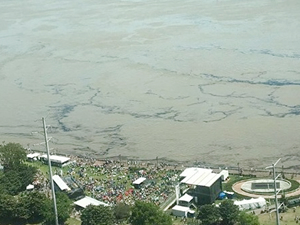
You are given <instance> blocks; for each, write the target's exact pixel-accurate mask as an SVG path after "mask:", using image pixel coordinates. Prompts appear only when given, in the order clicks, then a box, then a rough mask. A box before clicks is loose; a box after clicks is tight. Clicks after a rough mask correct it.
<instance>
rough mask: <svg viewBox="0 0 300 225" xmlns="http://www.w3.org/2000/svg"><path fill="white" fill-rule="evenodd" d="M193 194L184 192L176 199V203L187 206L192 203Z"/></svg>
mask: <svg viewBox="0 0 300 225" xmlns="http://www.w3.org/2000/svg"><path fill="white" fill-rule="evenodd" d="M193 198H194V197H193V196H191V195H188V194H184V195H183V196H181V197H180V198H179V199H178V205H180V206H186V207H189V206H190V205H191V204H192V200H193Z"/></svg>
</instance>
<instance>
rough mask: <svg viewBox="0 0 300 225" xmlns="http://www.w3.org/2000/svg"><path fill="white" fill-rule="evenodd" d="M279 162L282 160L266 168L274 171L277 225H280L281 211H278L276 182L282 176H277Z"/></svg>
mask: <svg viewBox="0 0 300 225" xmlns="http://www.w3.org/2000/svg"><path fill="white" fill-rule="evenodd" d="M279 161H280V159H278V160H277V161H276V163H273V164H272V166H268V167H266V169H270V168H272V170H273V180H274V194H275V208H276V224H277V225H280V221H279V211H278V200H277V188H276V180H277V178H278V177H279V176H280V174H278V176H276V173H275V166H276V165H277V163H278V162H279Z"/></svg>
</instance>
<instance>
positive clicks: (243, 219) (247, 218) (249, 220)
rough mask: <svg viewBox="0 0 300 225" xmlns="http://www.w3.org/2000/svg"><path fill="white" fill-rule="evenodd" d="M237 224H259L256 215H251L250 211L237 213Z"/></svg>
mask: <svg viewBox="0 0 300 225" xmlns="http://www.w3.org/2000/svg"><path fill="white" fill-rule="evenodd" d="M238 224H239V225H260V223H259V221H258V216H256V215H253V214H252V213H246V212H245V211H242V212H240V213H239V217H238Z"/></svg>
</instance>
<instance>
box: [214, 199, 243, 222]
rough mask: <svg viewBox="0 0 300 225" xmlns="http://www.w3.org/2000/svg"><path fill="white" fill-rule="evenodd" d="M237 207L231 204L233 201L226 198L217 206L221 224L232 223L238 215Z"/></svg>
mask: <svg viewBox="0 0 300 225" xmlns="http://www.w3.org/2000/svg"><path fill="white" fill-rule="evenodd" d="M239 212H240V211H239V207H238V206H237V205H234V204H233V201H231V200H230V199H226V200H224V201H222V202H221V204H220V206H219V213H220V216H221V218H222V224H223V225H233V224H234V223H235V222H236V221H237V220H238V216H239Z"/></svg>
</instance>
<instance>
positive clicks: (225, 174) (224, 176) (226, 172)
mask: <svg viewBox="0 0 300 225" xmlns="http://www.w3.org/2000/svg"><path fill="white" fill-rule="evenodd" d="M219 174H220V175H221V178H222V181H224V180H226V179H227V178H228V177H229V173H228V170H222V171H221V172H220V173H219Z"/></svg>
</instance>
